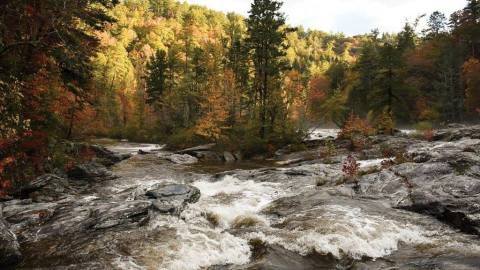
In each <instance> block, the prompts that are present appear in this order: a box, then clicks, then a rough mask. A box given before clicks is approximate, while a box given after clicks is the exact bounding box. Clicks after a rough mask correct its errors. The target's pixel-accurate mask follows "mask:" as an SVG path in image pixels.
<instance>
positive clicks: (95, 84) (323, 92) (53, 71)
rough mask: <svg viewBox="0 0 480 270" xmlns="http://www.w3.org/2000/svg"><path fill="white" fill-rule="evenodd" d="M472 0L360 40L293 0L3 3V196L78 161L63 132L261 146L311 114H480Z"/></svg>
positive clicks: (300, 126) (341, 121)
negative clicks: (325, 24) (309, 23)
mask: <svg viewBox="0 0 480 270" xmlns="http://www.w3.org/2000/svg"><path fill="white" fill-rule="evenodd" d="M465 4H466V5H465V8H464V9H462V10H458V11H457V12H455V13H453V14H442V13H440V12H434V13H432V14H425V15H423V16H419V17H418V18H417V19H416V20H415V21H410V22H404V26H403V30H402V31H400V32H399V33H380V32H379V31H378V30H375V29H373V30H372V31H371V33H366V34H364V35H358V36H352V37H349V36H346V35H344V34H342V33H336V34H334V33H325V32H322V31H317V30H311V29H308V30H307V29H304V28H303V27H301V26H294V25H288V24H287V23H286V17H285V15H284V14H283V13H282V12H281V11H280V10H281V7H282V2H281V1H279V0H253V3H252V6H251V10H250V12H249V16H248V17H243V16H241V15H238V14H235V13H228V14H224V13H221V12H217V11H214V10H211V9H208V8H207V7H203V6H198V5H190V4H187V3H185V2H178V1H175V0H123V1H116V0H69V1H58V0H3V1H1V2H0V10H1V11H0V88H1V90H0V177H1V178H0V194H1V192H2V190H7V189H8V188H9V187H11V185H12V182H13V181H15V182H18V183H20V182H22V181H28V180H29V179H31V178H32V177H33V176H36V175H40V174H42V173H44V172H48V171H52V170H54V169H55V168H57V167H61V166H68V165H69V163H70V162H72V161H71V160H69V159H68V158H65V157H64V156H63V155H62V154H61V153H62V152H63V151H64V149H61V147H62V145H63V144H62V143H61V142H64V141H65V140H83V139H86V138H91V137H109V138H116V139H128V140H131V141H138V142H154V143H167V144H168V145H169V146H170V147H172V148H185V147H189V146H194V145H198V144H202V143H210V142H215V143H217V145H219V146H222V147H223V148H225V149H229V150H230V151H234V150H240V151H242V152H243V154H244V155H245V156H246V157H249V156H254V155H256V154H258V153H271V152H274V151H275V150H276V149H279V148H281V147H282V146H285V145H288V144H292V145H299V144H301V143H302V141H303V139H304V137H305V136H306V134H307V133H308V128H309V127H312V126H338V127H344V128H345V127H346V126H347V127H348V126H352V125H353V126H354V125H358V124H359V123H362V124H364V125H365V126H369V127H371V128H372V130H374V132H376V133H383V134H391V133H394V132H395V129H396V128H397V127H400V126H410V127H415V128H417V129H419V130H427V131H428V130H430V129H432V128H434V127H438V126H443V125H446V124H448V123H464V122H475V121H477V122H478V120H479V118H480V1H478V0H468V1H466V3H465ZM420 22H426V25H427V27H426V28H425V29H420V28H419V25H421V24H420ZM399 24H402V22H399Z"/></svg>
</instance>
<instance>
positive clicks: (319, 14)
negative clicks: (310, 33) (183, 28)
mask: <svg viewBox="0 0 480 270" xmlns="http://www.w3.org/2000/svg"><path fill="white" fill-rule="evenodd" d="M186 2H188V3H195V4H200V5H205V6H208V7H210V8H213V9H216V10H221V11H226V12H228V11H235V12H237V13H240V14H243V15H247V14H248V10H249V9H250V4H251V2H253V0H186ZM284 3H285V5H284V7H283V11H284V12H285V13H286V15H287V22H288V23H289V24H291V25H294V26H298V25H303V26H305V28H311V29H318V30H323V31H327V32H344V33H345V34H347V35H355V34H363V33H368V32H370V30H372V29H374V28H379V29H380V31H381V32H397V31H399V30H400V29H401V27H402V26H403V24H404V23H405V21H406V20H407V19H408V20H409V21H413V20H414V19H415V18H416V17H417V16H419V15H421V14H430V13H432V12H433V11H436V10H438V11H441V12H443V13H445V14H447V17H449V16H450V14H451V13H453V12H454V11H456V10H459V9H462V8H463V7H464V6H465V4H466V1H465V0H284Z"/></svg>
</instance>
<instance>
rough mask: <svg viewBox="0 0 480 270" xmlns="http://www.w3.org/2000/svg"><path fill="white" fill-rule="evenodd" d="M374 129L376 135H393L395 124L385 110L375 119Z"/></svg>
mask: <svg viewBox="0 0 480 270" xmlns="http://www.w3.org/2000/svg"><path fill="white" fill-rule="evenodd" d="M375 128H376V130H377V133H378V134H384V135H393V134H394V133H395V122H394V120H393V117H392V114H391V113H390V112H389V111H388V110H387V109H385V110H383V112H382V113H381V114H380V116H379V117H378V118H377V121H376V123H375Z"/></svg>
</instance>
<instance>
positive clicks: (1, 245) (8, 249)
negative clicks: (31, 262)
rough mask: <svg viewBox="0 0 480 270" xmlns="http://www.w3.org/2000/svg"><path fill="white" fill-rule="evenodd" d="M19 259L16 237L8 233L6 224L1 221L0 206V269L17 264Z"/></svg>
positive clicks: (18, 246) (0, 210)
mask: <svg viewBox="0 0 480 270" xmlns="http://www.w3.org/2000/svg"><path fill="white" fill-rule="evenodd" d="M21 257H22V256H21V253H20V245H19V244H18V241H17V237H16V235H15V234H14V233H13V232H12V231H10V229H9V227H8V224H7V222H6V221H5V220H4V219H3V216H2V208H1V206H0V268H1V267H7V266H12V265H14V264H16V263H18V262H19V261H20V259H21Z"/></svg>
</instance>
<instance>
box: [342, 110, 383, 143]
mask: <svg viewBox="0 0 480 270" xmlns="http://www.w3.org/2000/svg"><path fill="white" fill-rule="evenodd" d="M374 133H375V130H374V129H373V127H372V126H371V125H370V123H368V121H367V120H365V119H362V118H360V117H359V116H358V115H355V114H354V113H351V114H350V116H349V117H348V119H347V121H346V122H345V124H344V125H343V127H342V130H341V131H340V134H339V137H340V138H341V139H352V138H353V137H355V136H358V135H360V136H366V137H368V136H371V135H373V134H374Z"/></svg>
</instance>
